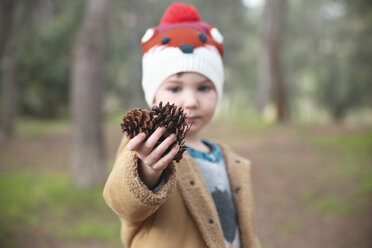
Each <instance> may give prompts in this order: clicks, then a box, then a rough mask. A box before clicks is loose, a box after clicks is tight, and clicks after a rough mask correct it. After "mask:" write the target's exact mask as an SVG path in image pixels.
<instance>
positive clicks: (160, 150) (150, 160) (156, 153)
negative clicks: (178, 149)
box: [144, 134, 176, 164]
mask: <svg viewBox="0 0 372 248" xmlns="http://www.w3.org/2000/svg"><path fill="white" fill-rule="evenodd" d="M175 140H176V135H175V134H171V135H169V136H168V137H167V138H166V139H165V140H164V141H163V142H161V143H160V144H159V145H158V146H157V147H156V148H155V149H154V150H152V152H151V153H150V154H148V156H147V157H146V161H144V162H145V163H146V164H155V163H156V162H157V161H158V160H159V158H160V157H161V155H162V154H164V152H165V151H166V150H167V149H168V147H170V146H171V145H172V143H173V142H174V141H175Z"/></svg>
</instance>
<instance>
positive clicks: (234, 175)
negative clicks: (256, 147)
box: [103, 138, 260, 248]
mask: <svg viewBox="0 0 372 248" xmlns="http://www.w3.org/2000/svg"><path fill="white" fill-rule="evenodd" d="M127 143H128V139H126V138H123V140H122V142H121V144H120V146H119V150H118V154H117V158H116V161H115V164H114V167H113V170H112V172H111V174H110V176H109V178H108V180H107V182H106V185H105V188H104V192H103V195H104V198H105V200H106V202H107V204H108V205H109V206H110V207H111V208H112V209H113V211H114V212H115V213H116V214H117V215H118V216H119V217H120V221H121V224H122V225H121V226H122V229H121V239H122V241H123V243H124V245H125V247H127V248H130V247H133V248H137V247H138V248H146V247H149V248H150V247H154V248H159V247H160V248H167V247H169V248H183V247H190V248H198V247H210V248H224V247H225V244H224V237H223V232H222V228H221V224H220V221H219V217H218V213H217V210H216V207H215V204H214V201H213V198H212V196H211V194H210V191H209V189H208V187H207V185H206V184H205V182H204V180H203V176H202V175H201V173H200V171H199V169H198V167H197V165H196V163H195V162H194V160H193V159H192V157H191V156H190V155H189V153H188V152H187V151H186V152H185V153H184V158H183V159H182V160H181V162H180V163H178V164H177V163H171V164H170V165H169V166H168V167H167V169H166V171H165V172H166V173H165V174H166V179H167V180H166V183H165V185H163V187H162V188H161V189H160V191H159V192H157V193H153V192H152V191H151V190H149V189H148V188H147V187H146V186H145V185H144V184H143V183H142V181H141V179H140V178H139V175H138V169H137V162H138V160H137V156H136V155H135V153H134V152H131V151H129V150H127V149H126V145H127ZM220 147H221V149H222V152H223V155H224V159H225V161H226V164H227V168H228V174H229V178H230V184H231V191H232V193H233V197H234V201H235V206H236V209H237V213H238V223H239V228H240V235H241V236H240V238H241V244H242V247H244V248H248V247H249V248H257V247H260V245H259V242H258V239H257V235H256V227H255V213H254V207H253V196H252V188H251V179H250V170H251V166H250V162H249V161H248V160H246V159H244V158H241V157H239V156H237V155H236V154H234V153H233V152H232V151H231V150H230V149H229V148H227V147H225V146H222V145H220Z"/></svg>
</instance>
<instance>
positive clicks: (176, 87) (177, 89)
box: [168, 86, 181, 93]
mask: <svg viewBox="0 0 372 248" xmlns="http://www.w3.org/2000/svg"><path fill="white" fill-rule="evenodd" d="M168 90H169V91H171V92H172V93H178V92H180V91H181V88H180V87H178V86H175V87H170V88H169V89H168Z"/></svg>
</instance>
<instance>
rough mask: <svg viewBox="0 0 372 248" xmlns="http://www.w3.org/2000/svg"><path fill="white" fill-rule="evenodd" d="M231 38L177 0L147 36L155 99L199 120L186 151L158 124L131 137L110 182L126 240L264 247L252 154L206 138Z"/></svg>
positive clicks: (146, 85)
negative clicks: (252, 178) (176, 159)
mask: <svg viewBox="0 0 372 248" xmlns="http://www.w3.org/2000/svg"><path fill="white" fill-rule="evenodd" d="M222 41H223V38H222V35H221V34H220V33H219V32H218V30H217V28H216V27H215V26H210V25H208V24H207V23H205V22H202V21H201V19H200V16H199V14H198V12H197V10H196V9H195V8H194V7H193V6H191V5H185V4H183V3H173V4H171V5H170V6H169V7H168V9H167V10H166V11H165V13H164V15H163V17H162V18H161V21H160V25H159V26H158V27H156V28H150V29H148V30H147V32H146V33H145V35H144V36H143V38H142V40H141V45H142V48H143V50H144V56H143V60H142V66H143V75H142V76H143V77H142V86H143V89H144V92H145V98H146V101H147V103H148V104H149V105H150V106H153V105H158V103H159V102H160V101H162V102H163V103H166V102H170V103H175V104H176V105H177V106H178V107H182V108H183V109H184V111H185V113H186V114H187V122H189V123H190V124H192V127H191V129H190V131H189V132H188V134H187V136H186V138H185V142H186V145H187V146H188V149H187V152H185V154H184V156H183V159H182V160H181V161H180V163H178V164H175V163H174V162H172V159H173V158H174V156H175V155H176V153H177V152H178V149H179V147H178V146H177V145H175V146H174V147H173V148H172V149H171V151H170V152H168V153H167V154H166V155H165V156H164V157H161V155H162V154H163V153H164V152H165V151H166V150H167V148H168V147H169V146H170V145H171V144H172V142H173V141H174V140H175V137H174V135H170V136H169V137H167V138H166V139H165V140H164V141H163V142H162V143H161V144H160V145H159V146H157V147H156V148H154V145H155V144H156V142H157V141H158V140H159V138H160V137H161V136H162V134H163V133H164V131H165V130H164V127H160V128H158V129H157V130H156V131H155V132H154V133H153V134H152V135H151V136H150V137H148V139H145V138H146V137H145V134H143V133H140V134H138V135H137V136H135V137H134V138H133V139H131V140H129V139H128V138H126V137H124V138H123V140H122V142H121V144H120V147H119V150H118V153H117V158H116V161H115V164H114V168H113V170H112V172H111V174H110V176H109V178H108V180H107V183H106V185H105V189H104V198H105V200H106V202H107V204H108V205H109V206H110V207H111V208H112V209H113V211H114V212H115V213H116V214H117V215H118V216H119V217H120V221H121V224H122V230H121V238H122V241H123V243H124V245H125V247H127V248H129V247H141V248H142V247H156V248H158V247H161V248H162V247H169V248H174V247H176V248H177V247H192V248H194V247H210V248H212V247H213V248H216V247H217V248H218V247H221V248H223V247H251V248H252V247H253V248H256V247H259V242H258V239H257V236H256V228H255V215H254V208H253V197H252V191H251V185H250V162H249V161H248V160H245V159H243V158H240V157H238V156H237V155H236V154H234V153H233V152H232V151H231V150H230V149H229V148H227V147H225V146H223V145H220V144H219V145H216V144H214V143H212V142H210V141H207V140H202V139H201V138H200V131H201V130H202V129H203V128H204V127H205V126H206V125H207V124H208V123H209V121H210V120H211V118H212V117H213V114H214V111H215V108H216V105H217V102H218V100H219V99H220V98H221V96H222V87H223V81H224V75H223V64H222V56H223V44H222Z"/></svg>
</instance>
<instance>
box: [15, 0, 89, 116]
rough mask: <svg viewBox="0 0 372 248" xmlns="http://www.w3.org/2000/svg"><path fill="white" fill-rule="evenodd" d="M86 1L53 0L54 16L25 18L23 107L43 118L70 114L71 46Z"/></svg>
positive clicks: (23, 111)
mask: <svg viewBox="0 0 372 248" xmlns="http://www.w3.org/2000/svg"><path fill="white" fill-rule="evenodd" d="M81 3H82V1H65V3H64V4H63V5H59V4H58V3H57V2H55V3H53V5H54V9H53V16H52V17H51V18H50V19H48V20H38V16H37V12H36V11H35V9H33V8H35V7H31V10H34V12H32V11H31V14H29V15H27V17H26V18H25V23H24V25H23V27H22V30H21V33H20V45H19V47H20V49H19V53H18V61H19V67H18V70H19V72H20V73H18V75H17V81H18V84H19V98H18V100H19V111H20V113H21V114H25V115H32V116H37V117H42V118H46V117H48V118H50V117H56V116H66V113H67V106H68V105H67V104H68V89H69V87H68V86H69V74H70V63H71V59H72V56H71V50H72V45H73V41H74V37H75V30H76V27H77V24H78V23H79V20H80V16H81V10H82V4H81Z"/></svg>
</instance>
